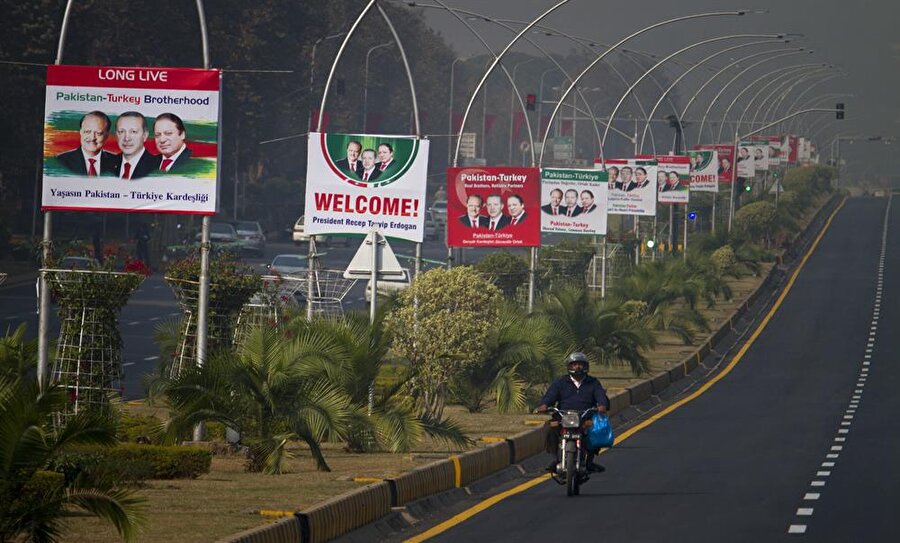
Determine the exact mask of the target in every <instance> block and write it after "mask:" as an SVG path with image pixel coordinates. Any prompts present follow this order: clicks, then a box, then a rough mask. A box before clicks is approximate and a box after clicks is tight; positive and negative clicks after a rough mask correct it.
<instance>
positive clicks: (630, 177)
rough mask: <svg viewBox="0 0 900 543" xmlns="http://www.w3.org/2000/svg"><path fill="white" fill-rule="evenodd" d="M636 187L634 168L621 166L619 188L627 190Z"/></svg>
mask: <svg viewBox="0 0 900 543" xmlns="http://www.w3.org/2000/svg"><path fill="white" fill-rule="evenodd" d="M636 188H637V183H635V182H634V170H633V169H632V168H631V166H622V183H621V190H623V191H625V192H628V191H631V190H634V189H636Z"/></svg>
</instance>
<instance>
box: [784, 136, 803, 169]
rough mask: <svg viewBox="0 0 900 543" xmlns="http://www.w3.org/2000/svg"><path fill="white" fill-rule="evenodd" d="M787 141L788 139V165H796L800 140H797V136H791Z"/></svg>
mask: <svg viewBox="0 0 900 543" xmlns="http://www.w3.org/2000/svg"><path fill="white" fill-rule="evenodd" d="M787 139H788V163H790V164H796V163H797V161H798V159H799V157H798V155H799V154H800V153H799V149H798V148H799V147H800V140H799V139H798V138H797V136H794V135H793V134H792V135H790V136H788V137H787Z"/></svg>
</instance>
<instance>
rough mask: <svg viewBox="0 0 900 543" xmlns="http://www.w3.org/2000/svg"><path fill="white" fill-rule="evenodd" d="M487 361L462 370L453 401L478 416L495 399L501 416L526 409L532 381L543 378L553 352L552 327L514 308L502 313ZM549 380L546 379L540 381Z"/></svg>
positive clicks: (455, 378) (508, 306) (452, 385)
mask: <svg viewBox="0 0 900 543" xmlns="http://www.w3.org/2000/svg"><path fill="white" fill-rule="evenodd" d="M487 346H488V348H487V350H486V351H485V355H484V358H482V360H480V361H479V363H477V364H473V365H471V366H467V367H465V368H462V369H461V370H460V371H459V372H457V373H456V375H454V376H453V379H452V380H451V382H450V392H451V394H452V397H453V400H454V401H456V402H458V403H460V404H462V405H463V406H465V407H466V409H468V410H469V412H470V413H479V412H481V411H483V410H484V409H485V407H487V402H488V400H489V399H493V400H494V401H495V402H496V404H497V408H498V410H499V411H500V412H501V413H508V412H510V411H514V410H517V409H522V408H524V407H525V390H526V388H527V385H528V381H529V377H531V378H534V377H537V376H540V377H539V378H544V377H546V376H547V373H548V372H546V371H542V370H545V368H546V366H547V362H548V360H549V359H550V357H549V356H548V354H549V352H550V350H551V349H552V340H551V337H550V325H549V322H548V321H547V319H546V318H545V317H544V316H543V315H538V314H535V315H525V314H523V313H522V310H521V309H520V308H518V307H516V306H514V305H512V304H505V305H504V306H503V307H502V308H501V310H500V315H499V318H498V322H497V327H496V328H495V329H494V331H493V332H492V333H491V334H490V336H489V338H488V343H487ZM541 380H546V379H541Z"/></svg>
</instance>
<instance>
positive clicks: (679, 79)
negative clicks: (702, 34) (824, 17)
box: [639, 34, 790, 153]
mask: <svg viewBox="0 0 900 543" xmlns="http://www.w3.org/2000/svg"><path fill="white" fill-rule="evenodd" d="M760 37H764V38H779V39H772V40H763V41H754V42H750V43H742V44H740V45H735V46H733V47H728V48H727V49H722V50H721V51H717V52H715V53H713V54H711V55H709V56H708V57H706V58H704V59H703V60H701V61H700V62H698V63H696V64H694V65H693V66H691V67H689V68H688V69H687V70H686V71H685V72H684V73H682V74H681V75H680V76H678V77H677V78H675V81H673V82H672V84H671V85H669V87H668V88H667V89H666V90H665V91H663V93H662V94H661V95H660V96H659V99H658V100H656V103H655V104H653V108H652V109H651V110H650V114H649V115H648V116H647V122H646V124H644V131H643V133H642V134H641V143H640V146H639V151H640V153H642V152H643V151H644V140H645V139H646V137H647V131H648V130H649V128H650V122H651V119H653V115H655V114H656V110H657V109H659V106H660V105H661V104H662V102H663V99H665V97H666V96H668V94H669V93H670V92H672V89H674V88H675V86H676V85H678V83H680V82H681V80H682V79H684V78H685V77H687V75H688V74H689V73H691V72H692V71H694V70H695V69H697V68H699V67H700V66H702V65H704V64H705V63H706V62H708V61H710V60H712V59H714V58H716V57H718V56H719V55H723V54H725V53H730V52H731V51H734V50H736V49H742V48H744V47H751V46H755V45H767V44H770V43H787V42H789V41H790V40H782V39H780V38H782V37H783V36H782V35H781V34H777V35H765V34H761V35H760Z"/></svg>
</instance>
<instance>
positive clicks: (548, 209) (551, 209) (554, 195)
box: [541, 189, 566, 215]
mask: <svg viewBox="0 0 900 543" xmlns="http://www.w3.org/2000/svg"><path fill="white" fill-rule="evenodd" d="M562 199H563V191H562V190H561V189H553V190H551V191H550V203H549V204H544V205H542V206H541V211H543V212H544V213H547V214H549V215H559V214H560V213H565V212H566V208H565V207H562V206H560V205H559V203H560V202H562Z"/></svg>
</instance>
